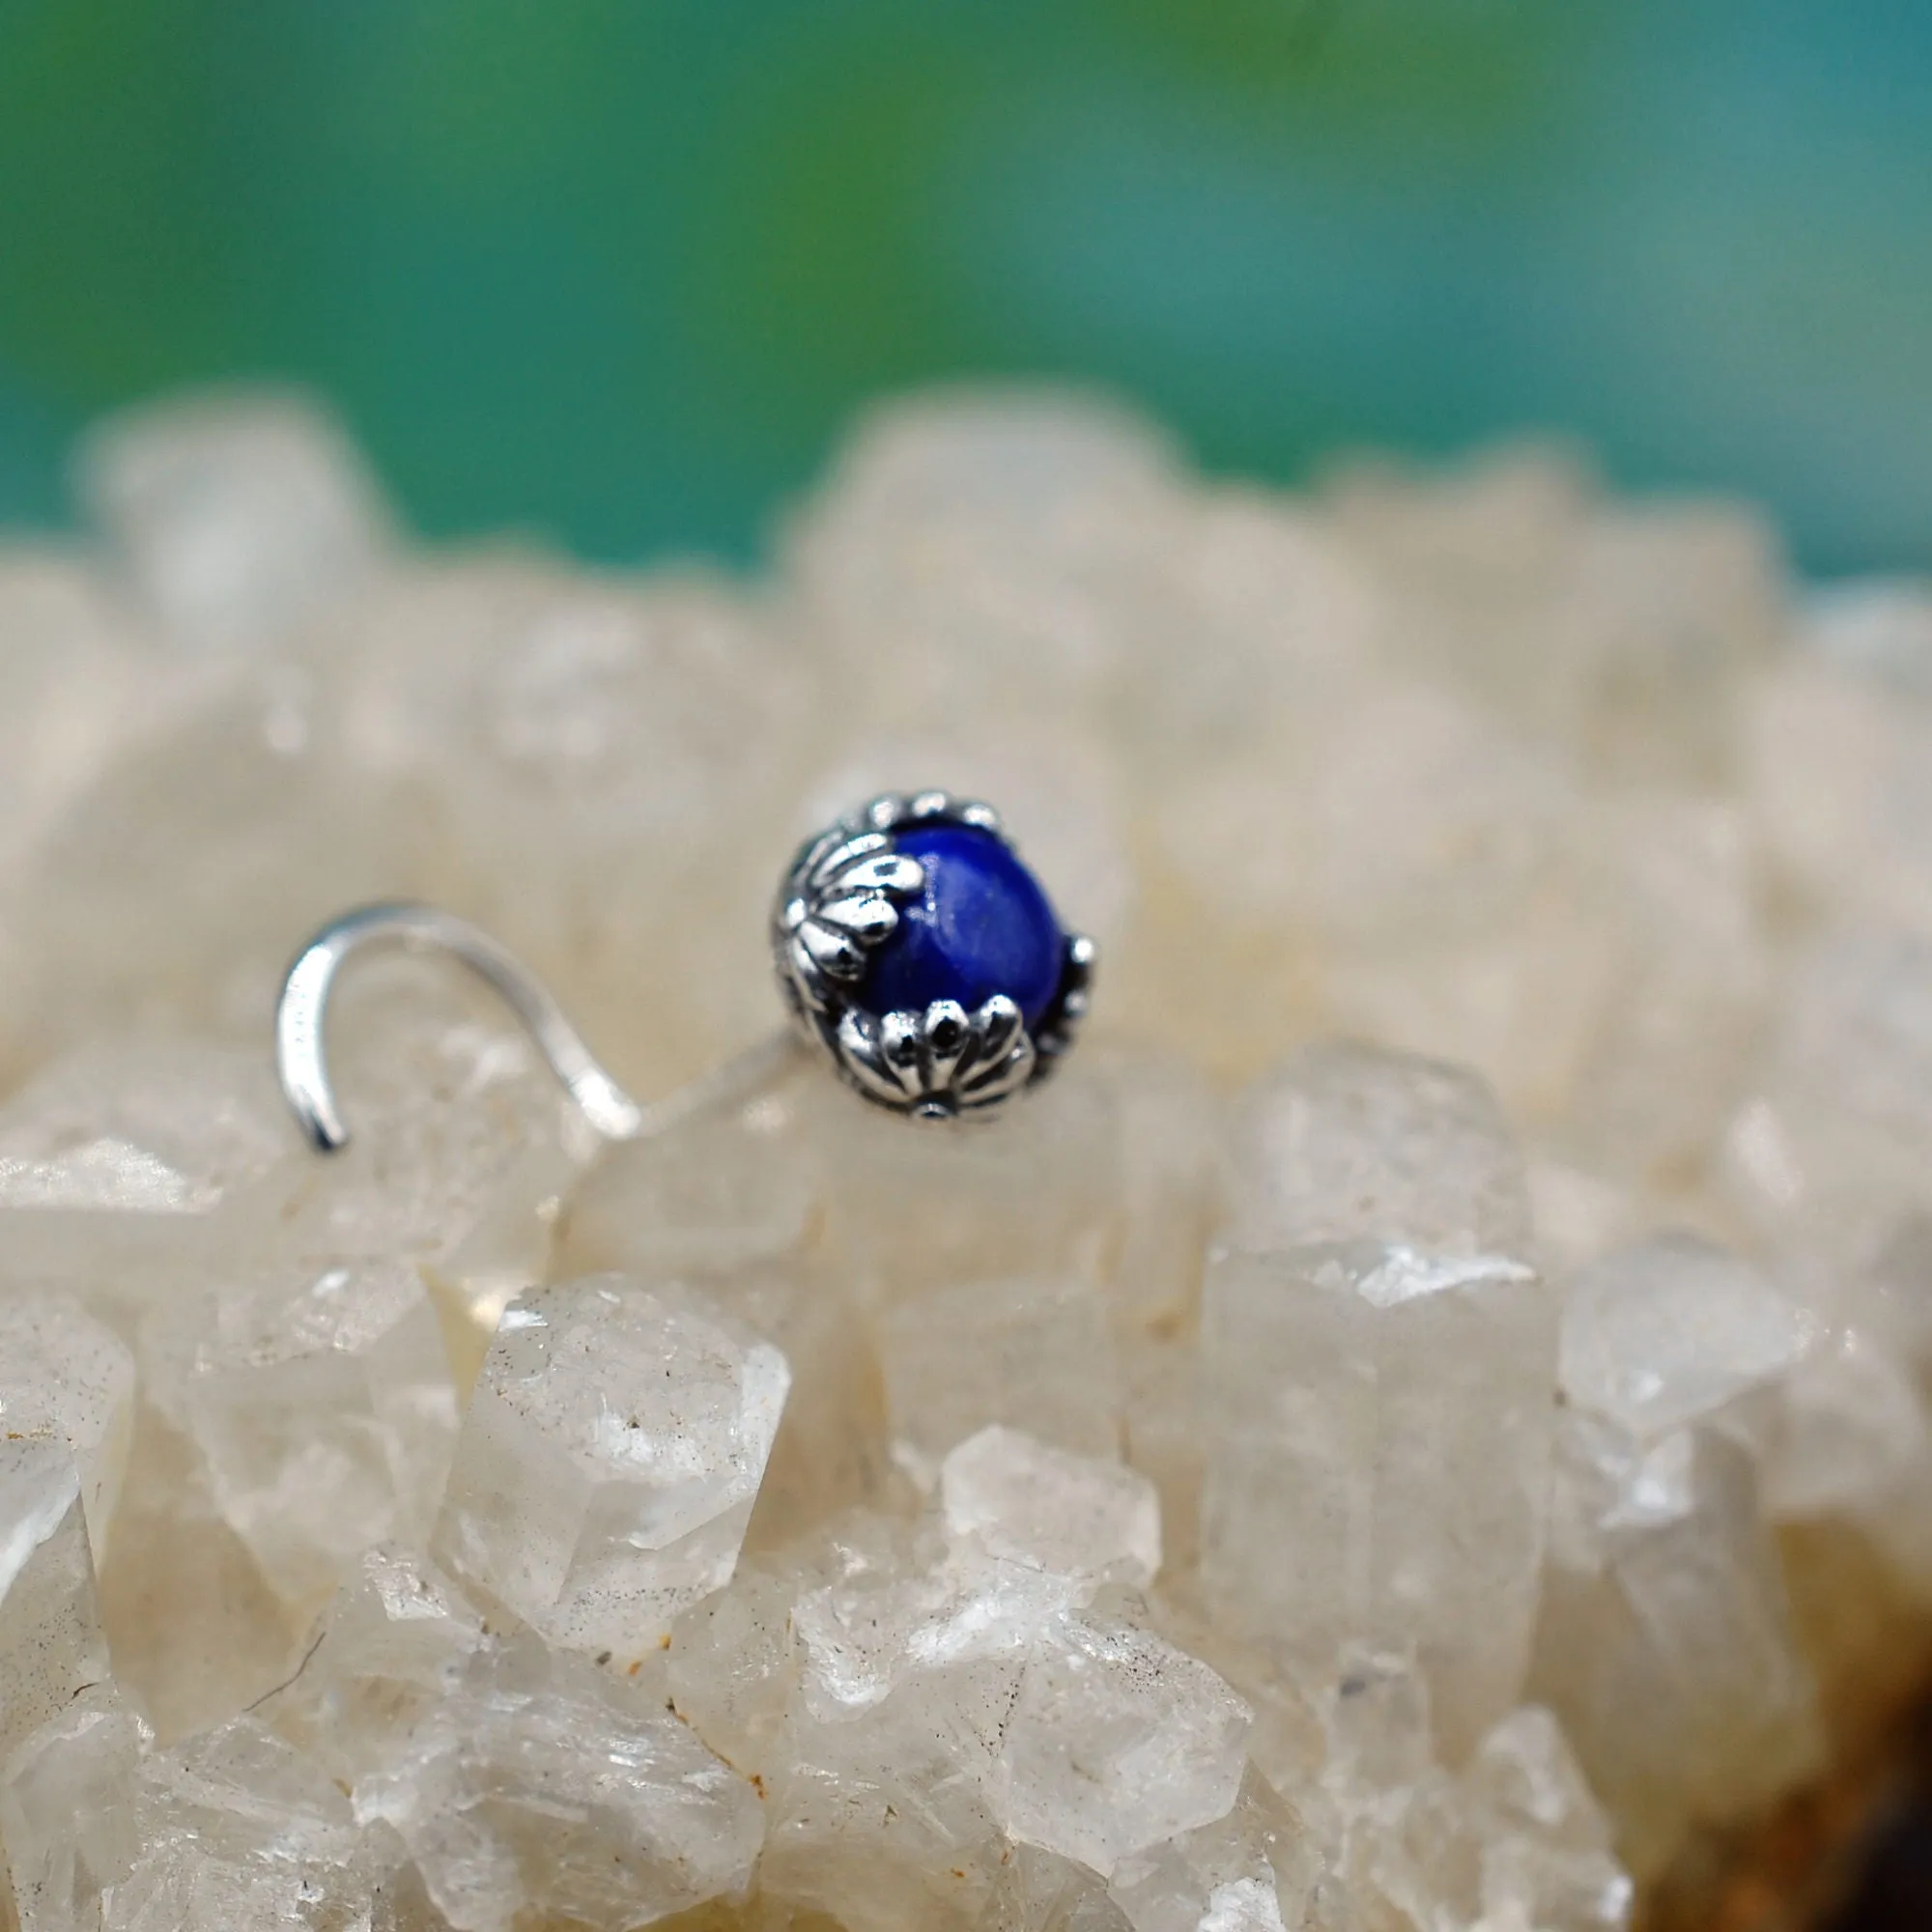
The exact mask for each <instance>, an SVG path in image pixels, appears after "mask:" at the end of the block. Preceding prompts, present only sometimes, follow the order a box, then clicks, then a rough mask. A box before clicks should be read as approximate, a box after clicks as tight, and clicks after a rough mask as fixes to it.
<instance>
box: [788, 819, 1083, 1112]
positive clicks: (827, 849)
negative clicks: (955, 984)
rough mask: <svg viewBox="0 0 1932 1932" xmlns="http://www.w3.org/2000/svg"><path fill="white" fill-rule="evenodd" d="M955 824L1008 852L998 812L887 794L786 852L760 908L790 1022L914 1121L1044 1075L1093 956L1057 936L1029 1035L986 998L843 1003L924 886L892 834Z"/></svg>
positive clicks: (1069, 1034)
mask: <svg viewBox="0 0 1932 1932" xmlns="http://www.w3.org/2000/svg"><path fill="white" fill-rule="evenodd" d="M935 824H939V825H964V826H970V827H972V828H973V829H974V830H975V831H979V832H987V833H991V834H992V835H993V836H994V837H995V838H999V839H1001V840H1002V841H1003V842H1005V843H1007V844H1008V845H1010V844H1011V842H1012V841H1011V840H1010V839H1009V838H1007V834H1006V830H1005V828H1004V827H1003V826H1002V825H1001V823H1000V815H999V813H998V812H996V811H995V810H993V809H992V808H991V807H990V806H987V805H981V804H980V803H979V802H978V801H977V800H974V799H962V798H955V797H953V796H952V793H950V792H944V791H923V792H910V793H901V792H888V793H885V794H883V795H882V796H880V797H878V798H875V799H872V800H871V801H870V802H869V803H868V804H867V805H864V806H862V807H861V808H860V809H859V810H857V811H852V812H848V813H846V815H845V816H844V817H843V818H841V819H839V820H838V822H837V823H836V824H834V825H830V826H828V827H827V828H826V829H825V830H824V831H823V832H821V833H820V834H819V835H818V836H817V837H816V838H810V839H808V840H807V841H806V843H805V844H804V845H803V846H801V847H800V848H799V852H798V856H797V857H796V858H795V859H794V860H793V861H792V864H791V867H790V869H789V870H788V871H787V872H786V873H785V876H784V879H783V881H782V882H781V885H780V887H779V893H778V897H777V899H776V901H775V902H774V904H773V907H772V957H773V962H774V964H775V965H776V967H777V969H778V977H779V984H780V986H781V989H782V991H783V993H784V995H785V1000H786V1004H787V1005H788V1006H789V1007H790V1008H791V1012H792V1017H793V1019H794V1021H795V1022H796V1023H797V1025H798V1027H799V1028H800V1030H801V1031H802V1032H803V1033H804V1034H805V1036H806V1037H807V1038H809V1039H810V1040H811V1041H812V1042H814V1043H815V1044H816V1045H817V1046H819V1047H820V1048H821V1049H822V1050H823V1051H824V1052H825V1053H826V1055H827V1056H828V1057H829V1058H830V1060H831V1062H832V1064H833V1065H834V1066H835V1067H836V1068H837V1069H838V1073H839V1075H840V1077H841V1078H842V1079H844V1080H845V1082H846V1083H847V1084H848V1085H849V1086H851V1087H853V1088H855V1089H856V1090H857V1091H858V1092H859V1093H860V1094H864V1095H865V1097H866V1098H867V1099H868V1100H871V1101H873V1102H875V1103H876V1104H877V1105H879V1106H882V1107H889V1108H891V1109H892V1110H893V1111H894V1112H895V1113H900V1114H910V1115H912V1116H913V1117H914V1118H915V1119H919V1120H952V1119H954V1118H956V1117H958V1116H960V1115H962V1114H980V1113H984V1112H985V1111H987V1110H988V1109H991V1108H996V1107H998V1106H999V1105H1001V1104H1002V1103H1003V1102H1005V1101H1007V1100H1009V1099H1010V1098H1011V1097H1012V1095H1013V1094H1017V1093H1019V1092H1020V1091H1021V1090H1022V1089H1023V1088H1026V1087H1030V1086H1032V1085H1033V1084H1034V1083H1035V1082H1036V1081H1038V1080H1041V1079H1044V1078H1045V1076H1046V1075H1047V1074H1048V1073H1049V1072H1051V1071H1052V1070H1053V1068H1054V1066H1055V1065H1057V1064H1058V1063H1059V1061H1060V1060H1061V1058H1062V1057H1063V1056H1064V1055H1065V1053H1066V1051H1067V1049H1068V1048H1069V1047H1070V1046H1071V1045H1072V1044H1073V1039H1074V1036H1075V1034H1076V1033H1077V1032H1078V1031H1079V1026H1080V1022H1081V1020H1082V1019H1083V1018H1084V1017H1085V1016H1086V1012H1087V1004H1088V997H1089V987H1090V985H1091V983H1092V981H1093V977H1094V960H1095V958H1096V956H1097V949H1096V948H1095V946H1094V942H1093V941H1092V940H1091V939H1089V938H1088V937H1087V936H1086V935H1085V934H1084V933H1068V934H1067V935H1066V942H1065V953H1064V956H1063V958H1062V962H1061V973H1060V985H1059V988H1058V990H1057V991H1056V992H1055V994H1054V997H1053V1002H1052V1004H1051V1005H1050V1006H1049V1007H1048V1009H1047V1010H1046V1011H1045V1012H1044V1013H1043V1014H1042V1015H1041V1016H1040V1021H1039V1025H1038V1027H1037V1029H1036V1030H1035V1031H1034V1032H1033V1033H1029V1032H1028V1030H1027V1027H1026V1024H1025V1022H1024V1020H1023V1019H1022V1017H1021V1014H1020V1009H1019V1008H1018V1007H1017V1006H1016V1005H1015V1004H1014V1002H1013V1001H1012V1000H1010V999H1009V998H1008V997H1007V996H1006V995H1005V994H1004V993H996V994H995V995H993V997H992V998H990V999H988V1000H986V1001H984V1002H983V1003H982V1004H981V1005H980V1007H979V1008H977V1009H975V1010H974V1011H972V1012H970V1013H969V1012H968V1011H967V1010H966V1009H965V1008H964V1007H962V1006H960V1005H959V1003H958V1002H957V1001H956V1000H935V1001H934V1002H933V1003H932V1004H931V1005H930V1006H929V1007H927V1008H926V1009H924V1010H923V1012H922V1011H898V1012H889V1013H871V1012H868V1011H867V1010H866V1009H863V1008H861V1007H859V1006H857V1005H856V1004H855V1003H854V995H855V994H856V992H857V990H858V988H859V986H860V985H861V984H863V983H864V980H865V978H866V973H867V967H868V965H869V964H870V958H869V955H870V953H871V952H872V951H873V950H874V949H875V948H876V947H879V946H882V945H884V944H885V942H886V941H887V940H888V939H890V938H891V937H892V936H893V934H894V933H895V932H896V931H897V930H898V923H899V907H900V906H901V905H902V904H903V903H904V902H905V901H906V900H908V899H912V898H916V897H918V895H920V894H921V893H922V892H923V890H924V887H925V879H924V875H923V871H922V869H921V867H920V864H919V861H918V860H917V859H915V858H913V857H911V856H910V855H909V854H906V853H902V852H900V851H899V850H898V849H897V847H896V844H895V836H896V835H897V834H899V833H901V832H907V831H911V830H913V829H914V828H916V827H920V826H925V825H935Z"/></svg>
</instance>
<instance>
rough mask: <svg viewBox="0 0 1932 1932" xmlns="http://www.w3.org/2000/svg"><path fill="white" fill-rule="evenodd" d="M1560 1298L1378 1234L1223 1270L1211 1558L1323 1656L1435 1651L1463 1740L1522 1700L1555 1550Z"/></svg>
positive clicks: (1238, 1607)
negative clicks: (1549, 1521)
mask: <svg viewBox="0 0 1932 1932" xmlns="http://www.w3.org/2000/svg"><path fill="white" fill-rule="evenodd" d="M1556 1330H1557V1320H1556V1302H1555V1297H1554V1296H1553V1294H1552V1293H1550V1291H1549V1290H1548V1288H1547V1287H1546V1286H1545V1285H1544V1284H1543V1283H1542V1282H1541V1281H1540V1280H1539V1279H1538V1277H1537V1276H1536V1275H1535V1274H1534V1272H1533V1271H1532V1270H1531V1269H1529V1268H1528V1267H1526V1266H1524V1265H1523V1264H1521V1263H1520V1262H1515V1261H1509V1260H1503V1259H1497V1258H1493V1257H1490V1258H1485V1257H1470V1258H1456V1257H1451V1258H1446V1259H1445V1258H1437V1257H1431V1256H1426V1255H1422V1254H1418V1253H1417V1252H1416V1251H1415V1250H1414V1249H1412V1248H1406V1247H1386V1246H1377V1245H1373V1244H1368V1243H1363V1244H1357V1245H1353V1246H1342V1247H1316V1248H1303V1249H1297V1250H1291V1251H1289V1252H1287V1253H1284V1254H1278V1255H1259V1254H1241V1253H1234V1252H1230V1253H1226V1254H1223V1255H1220V1256H1217V1257H1216V1258H1215V1260H1214V1262H1213V1263H1212V1264H1210V1267H1209V1270H1208V1287H1207V1303H1206V1308H1205V1311H1204V1317H1203V1339H1202V1349H1203V1356H1204V1372H1205V1377H1206V1382H1207V1390H1206V1398H1207V1399H1206V1402H1205V1404H1204V1411H1203V1412H1204V1416H1205V1420H1206V1427H1207V1430H1208V1482H1207V1491H1206V1495H1205V1499H1204V1503H1203V1527H1202V1563H1203V1570H1204V1575H1205V1577H1206V1578H1207V1581H1208V1587H1209V1590H1210V1591H1211V1593H1212V1594H1213V1596H1214V1597H1215V1598H1216V1599H1217V1600H1218V1601H1219V1602H1220V1603H1221V1604H1222V1605H1224V1606H1225V1608H1226V1610H1227V1612H1228V1614H1230V1615H1231V1616H1233V1617H1235V1618H1236V1619H1238V1620H1242V1621H1245V1622H1246V1623H1248V1624H1249V1625H1250V1626H1251V1627H1258V1628H1265V1629H1267V1630H1268V1631H1270V1632H1271V1633H1272V1634H1274V1635H1275V1636H1276V1637H1277V1638H1278V1639H1279V1640H1281V1641H1283V1642H1285V1643H1287V1644H1289V1645H1291V1646H1293V1648H1295V1649H1297V1650H1298V1651H1300V1652H1302V1653H1303V1654H1304V1655H1305V1656H1307V1657H1309V1658H1311V1659H1314V1660H1318V1661H1319V1660H1322V1659H1326V1658H1332V1656H1333V1655H1334V1654H1335V1651H1336V1649H1337V1647H1338V1646H1340V1645H1342V1644H1344V1643H1346V1642H1348V1641H1349V1640H1350V1639H1351V1638H1354V1639H1360V1640H1365V1641H1369V1642H1377V1643H1385V1644H1393V1645H1398V1646H1399V1645H1402V1644H1413V1645H1415V1646H1416V1647H1418V1648H1419V1650H1420V1652H1421V1654H1422V1657H1423V1660H1424V1662H1425V1664H1426V1666H1427V1668H1428V1671H1429V1674H1430V1677H1431V1681H1432V1683H1433V1685H1434V1687H1435V1701H1436V1709H1437V1714H1438V1718H1439V1719H1440V1720H1441V1721H1442V1723H1443V1726H1444V1729H1445V1733H1446V1734H1447V1735H1448V1736H1451V1737H1461V1738H1469V1737H1472V1736H1473V1735H1474V1734H1475V1732H1477V1731H1479V1730H1480V1729H1481V1728H1482V1727H1483V1725H1484V1724H1486V1723H1487V1722H1488V1721H1490V1720H1491V1719H1493V1718H1495V1717H1497V1716H1499V1715H1500V1714H1501V1713H1502V1712H1503V1711H1505V1710H1507V1709H1508V1708H1509V1706H1510V1705H1511V1704H1512V1703H1513V1702H1514V1701H1515V1700H1516V1697H1517V1695H1518V1694H1519V1692H1520V1686H1521V1680H1522V1674H1523V1671H1524V1669H1525V1667H1526V1664H1527V1661H1528V1647H1529V1637H1530V1629H1531V1624H1532V1620H1533V1618H1534V1615H1535V1608H1536V1602H1537V1594H1538V1587H1539V1577H1540V1571H1541V1564H1542V1557H1543V1523H1544V1510H1545V1506H1546V1496H1547V1491H1548V1470H1549V1457H1550V1445H1551V1439H1552V1435H1553V1432H1554V1424H1555V1410H1554V1407H1553V1405H1552V1402H1551V1392H1552V1383H1553V1378H1554V1368H1555V1359H1556Z"/></svg>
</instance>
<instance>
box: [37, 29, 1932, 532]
mask: <svg viewBox="0 0 1932 1932" xmlns="http://www.w3.org/2000/svg"><path fill="white" fill-rule="evenodd" d="M986 373H996V374H1002V375H1035V374H1044V375H1052V376H1068V375H1070V376H1074V377H1077V378H1081V379H1083V380H1087V381H1090V382H1094V383H1097V384H1103V385H1105V386H1107V387H1110V388H1113V389H1116V390H1118V391H1120V392H1122V393H1124V394H1126V395H1128V396H1130V397H1133V398H1136V399H1138V400H1139V401H1140V402H1141V403H1142V404H1144V405H1145V406H1146V407H1148V408H1149V409H1151V410H1152V411H1153V412H1157V413H1158V414H1160V415H1161V416H1163V417H1165V418H1166V419H1167V420H1168V421H1170V422H1171V423H1172V424H1173V425H1174V426H1175V427H1176V428H1177V429H1179V432H1180V433H1181V434H1182V435H1183V436H1184V437H1185V438H1186V439H1187V440H1189V441H1190V442H1191V443H1192V445H1193V446H1194V448H1195V449H1196V450H1197V452H1198V453H1199V454H1200V456H1201V457H1202V458H1203V460H1204V461H1206V462H1207V463H1208V464H1209V465H1211V466H1213V467H1215V468H1220V469H1239V470H1244V471H1250V472H1258V473H1261V474H1264V475H1268V476H1276V477H1283V478H1293V477H1295V476H1297V475H1300V474H1303V473H1305V472H1306V471H1307V469H1309V467H1310V466H1311V465H1312V464H1314V463H1316V462H1318V461H1319V460H1320V459H1321V456H1322V455H1323V454H1324V453H1326V452H1328V451H1331V450H1332V449H1334V448H1336V447H1337V446H1338V445H1347V444H1351V443H1356V442H1361V441H1374V442H1378V443H1385V444H1393V445H1397V446H1401V447H1404V448H1410V449H1415V450H1419V451H1423V452H1436V451H1447V450H1453V449H1456V448H1459V447H1461V446H1463V445H1465V444H1466V443H1468V442H1470V441H1471V440H1486V439H1489V438H1492V437H1494V436H1496V435H1498V434H1500V433H1503V432H1506V431H1509V430H1512V429H1516V428H1520V427H1525V426H1536V427H1553V428H1556V429H1559V430H1564V431H1569V432H1574V433H1575V434H1577V436H1579V437H1581V438H1584V439H1587V440H1589V441H1590V442H1592V443H1593V444H1595V445H1596V446H1597V447H1598V448H1599V449H1600V450H1601V452H1602V454H1603V458H1604V461H1605V465H1606V467H1607V468H1608V469H1609V470H1610V471H1611V473H1612V474H1614V475H1615V476H1617V477H1618V478H1620V479H1622V480H1626V481H1629V482H1633V483H1642V484H1666V485H1678V484H1688V485H1693V486H1700V487H1702V486H1718V487H1723V488H1732V489H1739V490H1744V491H1747V492H1749V493H1751V494H1752V495H1755V496H1757V497H1763V498H1765V499H1767V500H1768V501H1769V502H1770V503H1771V504H1772V505H1773V506H1774V507H1775V508H1776V510H1777V512H1778V513H1779V514H1780V515H1781V516H1782V517H1783V519H1784V520H1785V522H1786V523H1787V525H1788V526H1789V527H1790V529H1791V531H1792V533H1793V536H1794V540H1795V543H1796V546H1797V550H1798V553H1799V554H1800V556H1801V558H1802V559H1803V560H1804V562H1805V563H1806V564H1807V565H1808V566H1809V567H1811V568H1813V569H1816V570H1819V571H1837V570H1846V569H1862V568H1871V567H1902V566H1911V567H1921V566H1925V565H1927V564H1932V5H1927V4H1926V0H1829V3H1828V0H1818V3H1817V4H1809V5H1801V4H1797V0H1537V3H1533V0H1109V3H1108V4H1102V0H896V4H894V0H301V3H300V4H295V0H172V4H170V0H0V517H4V518H11V519H28V520H32V521H41V522H45V521H53V520H57V519H58V518H59V516H60V515H61V514H62V507H63V502H64V486H63V481H62V465H63V461H64V452H65V450H66V448H67V446H68V444H69V442H70V440H71V437H72V435H73V433H74V432H75V430H76V429H77V428H78V427H79V426H80V425H81V424H82V423H84V422H85V421H86V420H88V418H89V417H91V416H92V415H94V414H95V413H96V412H99V411H101V410H103V409H107V408H110V407H113V406H115V405H118V404H120V403H123V402H126V401H128V400H129V399H133V398H138V397H142V396H146V395H149V394H151V393H153V392H155V391H157V390H161V389H165V388H167V387H170V386H173V385H177V384H187V383H199V382H203V381H206V380H209V379H213V378H221V377H228V376H235V375H241V376H272V377H278V378H295V379H298V380H300V381H302V382H305V383H309V384H314V385H316V386H317V387H319V388H321V389H323V390H325V391H327V393H328V394H329V395H330V396H332V397H333V398H334V399H335V401H336V402H337V403H338V405H339V406H340V407H341V408H342V409H343V411H344V412H346V414H347V415H348V417H349V419H350V421H351V423H352V424H353V426H354V427H355V430H356V431H357V432H358V433H359V434H360V435H361V437H362V438H363V439H364V440H365V441H366V442H367V444H368V445H369V447H370V448H371V450H372V452H373V454H374V456H375V458H376V461H377V462H378V464H379V465H380V466H381V468H382V469H383V470H384V473H385V474H386V476H387V477H388V479H389V480H390V482H391V484H392V486H393V487H394V489H395V490H396V492H397V494H398V496H399V497H400V498H401V500H402V502H403V504H404V506H405V508H406V509H407V511H408V512H409V514H410V515H411V517H412V519H413V520H414V522H415V523H416V524H417V525H418V526H420V527H422V528H423V529H425V530H427V531H430V532H433V533H441V532H448V531H456V530H466V529H471V528H476V527H479V526H500V525H505V524H514V525H520V526H527V527H531V528H534V529H537V530H541V531H543V532H546V533H549V534H552V535H554V536H555V537H557V538H559V539H561V540H563V541H566V542H568V543H570V544H572V545H574V546H575V547H577V548H579V549H581V550H582V551H585V552H587V553H589V554H594V555H598V556H604V557H613V558H629V557H634V556H638V555H642V554H654V553H657V552H660V551H663V550H665V549H667V548H672V549H690V548H703V549H707V550H713V551H723V552H725V553H727V554H737V555H746V554H751V553H752V552H753V550H754V549H755V547H756V544H757V542H758V540H759V537H760V534H761V531H762V529H763V528H764V526H766V524H767V523H768V520H769V518H770V515H771V513H772V511H773V509H774V507H775V506H776V505H777V504H778V503H779V502H781V500H782V499H783V498H784V497H786V496H787V495H788V494H790V493H792V492H794V491H796V490H797V489H798V488H799V487H800V486H801V485H802V484H803V483H804V482H805V481H806V480H807V479H809V478H810V475H811V473H812V471H813V469H814V468H815V467H816V466H817V465H818V464H819V463H820V462H821V461H822V460H823V457H824V455H825V452H826V450H827V448H828V446H829V444H830V442H831V441H832V440H833V439H834V437H835V436H836V434H837V432H838V428H839V426H840V424H841V423H842V422H843V421H844V420H845V419H846V418H847V416H848V415H849V413H850V412H851V411H852V410H853V409H854V408H855V406H857V405H858V404H859V403H861V402H862V401H863V400H864V399H866V398H867V397H869V396H872V395H874V394H876V393H878V392H880V391H882V390H891V389H895V388H900V387H903V386H905V385H908V384H917V383H922V382H925V381H928V380H930V379H934V378H946V377H952V376H960V375H980V374H986Z"/></svg>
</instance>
